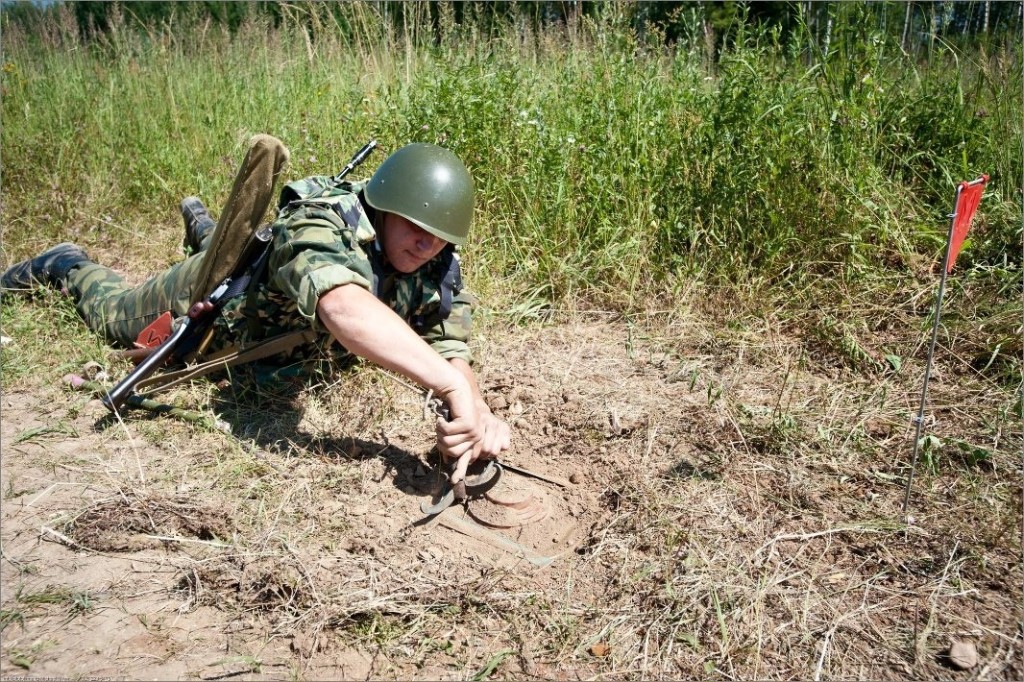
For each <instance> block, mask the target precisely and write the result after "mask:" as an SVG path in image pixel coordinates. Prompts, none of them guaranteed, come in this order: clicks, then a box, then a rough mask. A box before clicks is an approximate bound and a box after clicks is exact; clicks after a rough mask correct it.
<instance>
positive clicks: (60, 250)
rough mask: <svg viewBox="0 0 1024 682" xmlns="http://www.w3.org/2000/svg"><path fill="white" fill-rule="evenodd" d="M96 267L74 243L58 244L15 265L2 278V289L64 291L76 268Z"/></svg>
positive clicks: (0, 277) (0, 283)
mask: <svg viewBox="0 0 1024 682" xmlns="http://www.w3.org/2000/svg"><path fill="white" fill-rule="evenodd" d="M86 263H92V260H91V259H90V258H89V256H87V255H86V253H85V251H83V250H82V249H80V248H79V247H78V246H75V245H74V244H72V243H71V242H64V243H63V244H58V245H57V246H54V247H53V248H51V249H47V250H46V251H43V252H42V253H41V254H39V255H38V256H36V257H35V258H29V259H28V260H23V261H21V262H20V263H15V264H14V265H12V266H11V267H9V268H7V270H5V271H4V274H3V275H0V287H3V288H4V289H5V290H18V289H23V290H26V291H27V290H31V289H33V288H35V287H36V286H37V285H39V284H42V285H45V286H48V287H53V288H54V289H62V288H64V285H65V280H66V279H67V277H68V273H69V272H71V271H72V270H74V269H75V268H77V267H79V266H81V265H85V264H86Z"/></svg>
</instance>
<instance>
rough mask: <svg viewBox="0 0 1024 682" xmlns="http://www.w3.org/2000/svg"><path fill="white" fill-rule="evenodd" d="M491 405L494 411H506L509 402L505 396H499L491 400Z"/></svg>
mask: <svg viewBox="0 0 1024 682" xmlns="http://www.w3.org/2000/svg"><path fill="white" fill-rule="evenodd" d="M490 405H491V409H492V410H504V409H505V408H506V407H508V401H507V400H505V396H503V395H499V396H495V397H493V398H491V400H490Z"/></svg>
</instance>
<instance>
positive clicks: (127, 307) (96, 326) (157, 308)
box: [67, 235, 212, 348]
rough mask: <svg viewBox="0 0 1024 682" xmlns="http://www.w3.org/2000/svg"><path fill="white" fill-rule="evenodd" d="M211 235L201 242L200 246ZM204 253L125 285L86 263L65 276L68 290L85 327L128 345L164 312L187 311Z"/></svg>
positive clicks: (119, 278)
mask: <svg viewBox="0 0 1024 682" xmlns="http://www.w3.org/2000/svg"><path fill="white" fill-rule="evenodd" d="M211 236H212V235H208V236H207V238H206V239H204V240H203V241H204V243H203V247H204V250H205V247H206V246H208V245H209V242H210V237H211ZM204 255H205V254H204V251H199V252H198V253H196V254H195V255H193V256H190V257H189V258H186V259H185V260H183V261H182V262H180V263H177V264H175V265H173V266H172V267H171V268H170V269H169V270H166V271H164V272H162V273H160V274H159V275H156V276H155V277H153V278H151V279H150V280H149V281H147V282H146V283H144V284H142V285H140V286H137V287H130V286H128V284H127V283H126V282H125V280H124V277H122V276H121V275H119V274H117V273H116V272H114V271H113V270H111V269H110V268H107V267H104V266H102V265H97V264H95V263H89V264H87V265H83V266H82V267H80V268H77V269H75V270H72V271H71V273H70V274H69V275H68V279H67V288H68V293H70V294H71V297H72V298H73V299H74V301H75V307H76V308H77V309H78V313H79V314H80V315H81V316H82V319H83V320H85V323H86V324H87V325H89V328H90V329H92V330H93V331H94V332H96V333H98V334H100V335H102V336H103V337H104V338H105V339H106V340H107V341H108V342H109V343H113V344H117V345H121V346H126V347H129V348H130V347H132V345H133V344H134V342H135V339H136V338H137V337H138V336H139V333H140V332H141V331H142V330H143V329H145V328H146V327H147V326H149V324H150V323H152V322H153V321H154V320H156V318H158V317H159V316H160V315H162V314H163V313H164V312H166V311H168V310H169V311H171V314H172V315H174V316H175V317H180V316H182V315H184V314H185V313H186V312H187V311H188V309H189V307H190V306H191V305H192V303H193V301H194V290H195V288H196V287H195V284H196V283H197V282H198V274H199V270H200V268H202V264H203V256H204Z"/></svg>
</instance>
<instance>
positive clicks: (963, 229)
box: [946, 175, 988, 274]
mask: <svg viewBox="0 0 1024 682" xmlns="http://www.w3.org/2000/svg"><path fill="white" fill-rule="evenodd" d="M986 182H988V176H987V175H982V176H981V177H980V178H978V179H977V180H973V181H971V182H961V183H960V186H959V187H957V190H956V204H955V206H954V208H953V229H952V232H951V234H950V238H949V255H948V256H947V258H946V273H947V274H948V273H950V272H953V263H955V262H956V257H957V256H958V255H960V247H961V246H963V245H964V240H965V239H967V230H969V229H971V221H972V220H974V212H975V211H977V210H978V204H979V203H981V194H982V192H984V191H985V183H986Z"/></svg>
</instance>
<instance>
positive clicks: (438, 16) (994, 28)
mask: <svg viewBox="0 0 1024 682" xmlns="http://www.w3.org/2000/svg"><path fill="white" fill-rule="evenodd" d="M309 4H310V3H309V2H307V1H306V0H301V1H298V2H273V1H268V0H259V1H254V2H220V1H214V0H204V1H201V2H192V1H187V0H156V1H146V2H106V1H95V0H83V1H80V2H64V1H63V0H57V1H56V2H39V1H38V0H35V1H27V0H21V1H11V0H3V2H2V5H0V6H2V8H3V14H4V15H5V16H4V18H5V20H6V21H20V22H26V23H30V22H33V21H38V20H40V19H43V18H45V17H46V15H48V14H50V13H54V12H55V11H57V9H58V8H59V7H60V6H62V5H64V6H66V7H67V8H70V9H71V11H72V13H73V16H74V19H75V22H76V23H77V26H78V30H79V32H80V34H81V36H82V38H83V39H86V40H88V39H89V38H92V37H96V36H97V35H101V34H103V33H104V32H106V31H108V30H110V27H111V26H112V25H113V24H114V23H116V21H115V18H116V20H117V21H120V20H122V19H124V20H127V22H129V23H136V24H138V25H139V26H141V27H149V26H157V25H160V24H163V23H166V22H172V21H175V20H177V19H182V18H201V19H203V20H204V21H205V20H209V21H210V22H212V23H213V24H215V25H219V26H223V27H225V28H227V29H228V30H230V31H234V30H236V29H237V28H238V27H239V26H240V25H241V24H242V23H243V22H245V21H248V20H252V19H254V18H260V19H263V20H265V21H269V22H270V23H272V24H273V25H275V26H276V25H279V24H280V23H281V22H282V21H284V20H285V19H286V17H292V18H296V19H297V20H299V21H301V20H302V17H303V16H304V15H307V16H308V15H312V12H304V11H303V7H304V6H308V5H309ZM316 4H318V5H320V7H319V11H323V5H322V4H320V3H316ZM345 4H347V3H336V5H335V6H334V7H333V8H332V10H331V11H335V12H338V13H342V12H344V11H345V8H344V5H345ZM363 4H364V5H368V6H372V8H373V10H374V11H375V12H376V13H377V14H378V15H379V16H380V18H381V20H382V21H387V22H393V23H395V24H401V23H402V22H404V21H407V17H408V16H409V12H408V11H407V10H408V8H407V7H406V5H407V3H405V2H401V1H400V0H364V3H363ZM426 4H427V6H428V11H429V16H430V17H431V20H432V22H433V23H434V24H435V26H438V27H439V24H440V22H441V21H442V17H443V16H444V15H445V13H446V12H447V13H448V14H449V15H450V16H453V17H454V21H455V22H456V23H460V22H462V21H463V20H465V19H466V17H468V16H472V17H473V18H474V20H475V21H477V22H480V21H483V22H484V23H486V22H487V21H494V22H499V21H501V22H504V21H508V20H509V19H515V20H519V21H525V22H529V23H530V24H531V25H532V26H533V27H534V28H537V29H540V28H543V27H544V26H547V25H550V24H557V23H571V22H576V21H580V20H582V19H583V18H585V17H596V16H598V15H600V14H602V13H605V12H608V11H611V10H612V9H613V10H614V11H616V12H620V13H622V14H623V15H624V16H625V17H626V21H628V22H629V23H630V24H631V25H632V27H633V28H634V29H635V30H637V31H638V32H640V33H644V34H653V35H656V36H658V37H659V38H660V39H662V40H664V41H665V42H666V43H672V42H674V41H676V40H678V39H679V38H680V37H682V34H683V33H684V32H685V31H686V30H687V27H691V26H693V25H694V23H696V24H697V25H699V26H701V27H702V28H703V30H704V31H705V32H706V34H707V35H708V37H709V39H710V40H713V41H715V42H717V43H719V44H720V43H721V42H722V41H726V40H729V37H730V36H731V35H733V34H734V33H735V32H736V31H737V30H740V29H741V28H743V27H749V26H751V25H755V24H757V25H762V26H768V27H772V28H775V29H777V30H778V31H779V32H780V36H781V37H782V38H783V39H785V38H787V37H788V36H789V34H791V33H792V32H793V31H796V30H802V31H806V33H807V34H808V35H809V36H811V38H812V39H813V40H814V42H815V43H816V44H817V46H818V47H819V49H823V50H824V52H826V53H827V51H828V49H829V47H830V46H831V43H832V40H833V39H834V36H835V33H836V31H837V30H839V29H840V28H843V29H845V30H849V28H850V25H851V24H856V27H857V28H859V29H860V30H862V31H870V32H877V33H882V34H885V35H886V36H887V37H890V38H891V37H896V38H897V39H898V40H899V44H900V45H901V46H902V47H903V49H904V50H905V51H909V52H915V51H922V50H925V51H927V50H930V49H931V48H932V47H933V46H934V44H935V43H936V41H940V40H942V41H947V42H950V41H955V42H957V43H964V42H968V43H969V42H972V41H979V40H983V41H990V40H992V39H993V38H996V39H1003V38H1006V37H1011V38H1012V37H1014V36H1016V37H1018V38H1019V36H1020V35H1021V31H1022V29H1024V0H1020V1H1006V0H916V1H915V0H885V1H882V2H845V1H832V2H825V1H821V0H797V1H792V0H791V1H780V0H766V1H762V2H739V1H737V0H710V1H694V0H689V1H675V2H673V1H668V2H652V1H647V0H636V1H632V2H629V1H622V0H618V1H616V0H606V1H602V2H595V1H592V0H544V1H542V2H521V3H516V2H494V1H492V0H470V1H468V2H444V1H439V0H431V1H430V2H428V3H426ZM445 5H447V7H445ZM343 25H344V24H343V23H339V26H343Z"/></svg>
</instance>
